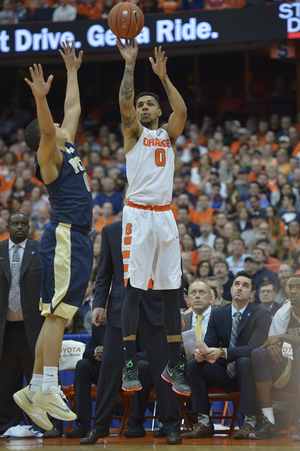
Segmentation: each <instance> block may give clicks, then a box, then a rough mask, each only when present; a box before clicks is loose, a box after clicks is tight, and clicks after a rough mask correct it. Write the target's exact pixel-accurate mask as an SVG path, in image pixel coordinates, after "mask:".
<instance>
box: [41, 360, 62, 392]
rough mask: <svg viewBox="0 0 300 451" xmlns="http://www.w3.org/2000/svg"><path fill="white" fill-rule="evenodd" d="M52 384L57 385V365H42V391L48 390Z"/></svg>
mask: <svg viewBox="0 0 300 451" xmlns="http://www.w3.org/2000/svg"><path fill="white" fill-rule="evenodd" d="M53 386H54V387H58V368H57V366H44V377H43V385H42V393H48V392H50V388H51V387H53Z"/></svg>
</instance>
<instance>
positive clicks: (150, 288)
mask: <svg viewBox="0 0 300 451" xmlns="http://www.w3.org/2000/svg"><path fill="white" fill-rule="evenodd" d="M148 290H153V279H149V282H148Z"/></svg>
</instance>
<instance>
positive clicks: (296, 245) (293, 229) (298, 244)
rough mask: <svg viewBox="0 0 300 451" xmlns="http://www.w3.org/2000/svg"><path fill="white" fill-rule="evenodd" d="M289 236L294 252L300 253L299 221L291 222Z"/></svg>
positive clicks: (288, 230)
mask: <svg viewBox="0 0 300 451" xmlns="http://www.w3.org/2000/svg"><path fill="white" fill-rule="evenodd" d="M287 234H288V236H289V237H290V240H291V245H292V251H293V252H296V253H298V252H299V251H300V224H299V223H298V222H297V221H291V222H289V223H288V229H287Z"/></svg>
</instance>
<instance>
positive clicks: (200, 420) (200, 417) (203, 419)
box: [198, 413, 210, 424]
mask: <svg viewBox="0 0 300 451" xmlns="http://www.w3.org/2000/svg"><path fill="white" fill-rule="evenodd" d="M198 423H203V424H209V423H210V421H209V416H208V415H204V414H202V413H201V414H200V415H198Z"/></svg>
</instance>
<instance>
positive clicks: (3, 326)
mask: <svg viewBox="0 0 300 451" xmlns="http://www.w3.org/2000/svg"><path fill="white" fill-rule="evenodd" d="M7 230H8V232H9V239H7V240H4V241H2V242H1V243H0V287H1V289H0V399H1V402H0V434H3V433H4V432H5V431H6V430H7V429H9V428H10V427H11V426H16V425H17V424H19V417H20V414H21V409H20V408H19V407H18V406H17V404H16V403H15V402H14V400H13V394H14V393H15V392H16V391H18V390H20V389H21V388H22V387H23V375H24V374H25V377H26V380H27V382H28V383H29V381H30V379H31V376H32V370H33V363H34V348H35V343H36V340H37V337H38V334H39V332H40V329H41V327H42V324H43V320H44V318H43V317H42V316H41V314H40V310H39V302H40V290H41V277H42V268H41V264H40V259H39V252H38V246H39V243H38V242H37V241H35V240H33V239H31V238H28V230H29V219H28V217H27V216H26V215H25V214H23V213H20V212H16V213H12V215H11V216H10V217H9V219H8V226H7Z"/></svg>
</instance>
